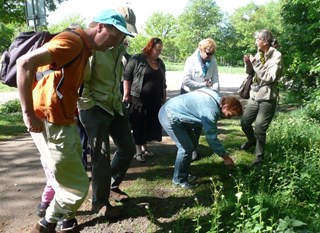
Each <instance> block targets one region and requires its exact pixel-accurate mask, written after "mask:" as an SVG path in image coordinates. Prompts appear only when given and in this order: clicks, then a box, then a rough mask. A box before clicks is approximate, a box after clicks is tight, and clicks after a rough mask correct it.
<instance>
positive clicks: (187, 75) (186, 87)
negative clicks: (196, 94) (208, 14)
mask: <svg viewBox="0 0 320 233" xmlns="http://www.w3.org/2000/svg"><path fill="white" fill-rule="evenodd" d="M216 47H217V46H216V42H215V41H214V40H213V39H212V38H207V39H204V40H202V41H200V42H199V47H198V48H197V49H196V51H195V52H194V53H193V54H192V55H191V56H190V57H188V58H187V60H186V63H185V66H184V72H183V81H182V85H181V94H184V93H186V92H190V91H194V90H196V89H199V88H202V87H209V88H211V89H213V90H216V91H217V92H219V91H220V84H219V75H218V66H217V59H216V57H215V56H214V53H215V51H216Z"/></svg>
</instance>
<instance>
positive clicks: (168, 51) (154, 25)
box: [129, 12, 179, 61]
mask: <svg viewBox="0 0 320 233" xmlns="http://www.w3.org/2000/svg"><path fill="white" fill-rule="evenodd" d="M176 30H177V21H176V19H175V18H174V16H173V15H171V14H165V13H163V12H156V13H153V14H152V15H151V16H150V17H149V18H148V19H147V22H146V25H145V27H144V29H143V30H142V31H141V32H140V33H139V34H138V35H137V36H136V37H135V38H134V39H132V40H130V47H129V52H130V53H133V54H134V53H140V52H141V49H142V48H143V47H144V46H145V45H146V43H147V42H148V41H149V40H150V39H151V38H152V37H158V38H160V39H161V40H162V41H163V51H162V57H163V58H164V59H166V60H169V61H176V60H177V58H178V52H179V50H178V48H177V47H176V44H175V37H176Z"/></svg>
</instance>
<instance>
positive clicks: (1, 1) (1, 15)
mask: <svg viewBox="0 0 320 233" xmlns="http://www.w3.org/2000/svg"><path fill="white" fill-rule="evenodd" d="M63 1H66V0H45V6H46V8H47V9H48V11H54V10H56V9H57V4H61V3H62V2H63ZM0 5H1V6H2V7H1V8H0V22H2V23H5V24H7V23H18V24H22V23H24V22H25V21H26V20H25V0H0Z"/></svg>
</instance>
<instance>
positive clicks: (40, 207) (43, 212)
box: [37, 202, 49, 218]
mask: <svg viewBox="0 0 320 233" xmlns="http://www.w3.org/2000/svg"><path fill="white" fill-rule="evenodd" d="M48 207H49V203H44V202H41V203H40V204H39V205H38V208H37V215H38V216H39V217H40V218H43V217H44V216H45V215H46V211H47V209H48Z"/></svg>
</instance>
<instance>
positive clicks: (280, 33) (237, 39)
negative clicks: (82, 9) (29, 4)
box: [0, 0, 320, 98]
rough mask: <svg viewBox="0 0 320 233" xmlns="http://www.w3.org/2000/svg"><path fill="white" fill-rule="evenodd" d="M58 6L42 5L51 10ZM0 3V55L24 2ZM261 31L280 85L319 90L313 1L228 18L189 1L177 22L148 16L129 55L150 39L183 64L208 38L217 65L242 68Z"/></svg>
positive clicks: (318, 28) (212, 6) (318, 25)
mask: <svg viewBox="0 0 320 233" xmlns="http://www.w3.org/2000/svg"><path fill="white" fill-rule="evenodd" d="M63 1H64V0H46V1H45V3H46V6H47V9H48V10H49V11H52V10H55V9H56V7H57V4H60V3H61V2H63ZM0 3H1V5H2V6H3V7H2V8H1V9H0V19H1V21H0V29H1V31H0V34H1V37H0V38H1V39H0V40H1V41H0V42H1V43H0V52H1V51H3V50H4V48H6V47H7V46H8V45H9V44H10V41H11V39H12V38H13V36H14V35H15V34H16V31H17V30H22V29H21V27H22V26H21V25H23V24H24V22H25V19H24V18H25V14H24V0H0ZM137 17H139V15H137ZM78 19H79V20H78ZM77 20H78V21H77ZM72 21H73V22H72ZM75 21H77V23H79V24H83V22H84V20H83V19H81V16H76V17H74V18H72V17H70V16H69V18H68V19H66V20H65V21H64V22H60V25H54V26H52V28H51V29H52V30H54V31H59V29H61V28H64V27H65V26H66V25H68V24H70V23H74V22H75ZM263 28H267V29H270V30H271V31H272V32H273V34H274V37H275V38H277V39H278V41H279V42H280V45H281V47H280V49H279V50H280V52H282V54H283V57H284V62H285V73H284V82H283V85H285V86H286V88H287V89H291V90H294V91H296V92H297V93H299V94H301V96H302V97H303V98H304V97H306V98H307V96H308V93H309V92H310V89H312V88H314V87H319V85H320V82H319V73H320V56H319V54H320V52H319V48H320V2H319V0H274V1H271V2H268V3H267V4H265V5H257V4H254V3H253V2H251V3H249V4H248V5H246V6H243V7H240V8H238V9H236V10H235V12H234V13H233V14H232V15H227V14H224V13H222V12H221V10H220V8H219V7H218V6H217V4H216V2H215V0H189V1H188V3H187V5H186V7H185V9H184V11H183V13H182V14H181V15H180V16H178V17H174V16H173V15H171V14H167V13H163V12H156V13H154V14H153V15H151V16H150V17H149V19H148V20H147V22H146V24H145V25H144V28H143V29H142V30H141V31H140V32H139V34H138V35H137V36H136V37H135V38H133V39H131V38H130V47H129V52H130V53H139V52H140V51H141V49H142V48H143V47H144V46H145V44H146V43H147V41H148V40H149V39H150V38H152V37H159V38H161V39H162V40H163V41H164V50H163V53H162V56H163V58H164V59H165V60H166V61H173V62H183V61H184V60H185V59H186V58H187V57H188V56H190V55H191V54H192V53H193V51H194V50H195V49H196V48H197V46H198V43H199V41H201V40H202V39H204V38H207V37H211V38H213V39H214V40H215V41H216V42H217V51H216V57H217V59H218V62H219V65H233V66H234V65H236V66H242V65H243V62H242V57H243V55H244V54H246V53H252V54H254V53H256V47H255V42H254V39H253V34H254V32H255V31H257V30H261V29H263Z"/></svg>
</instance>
